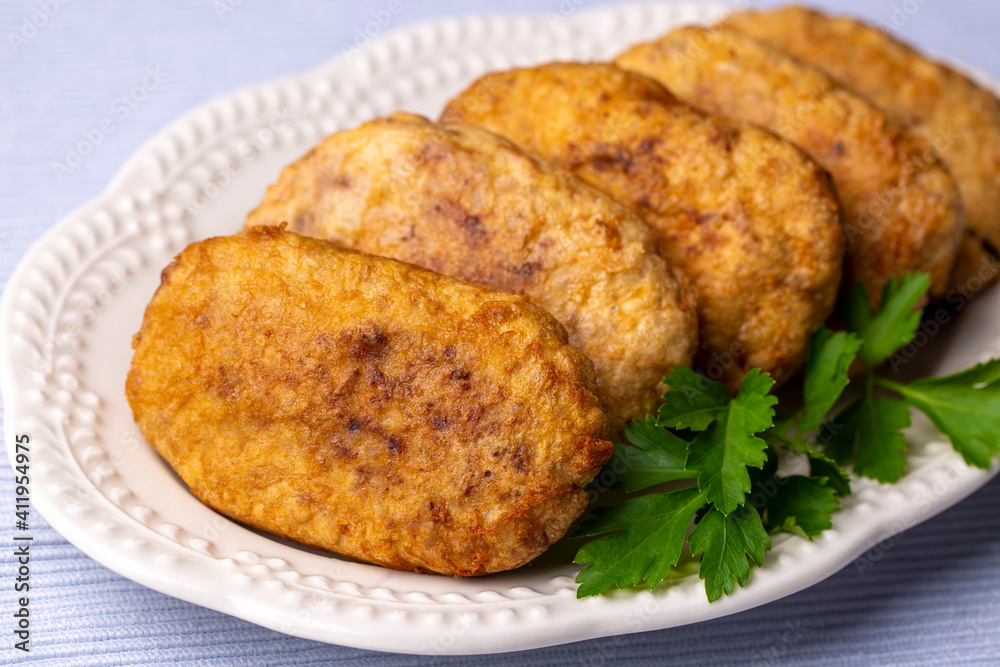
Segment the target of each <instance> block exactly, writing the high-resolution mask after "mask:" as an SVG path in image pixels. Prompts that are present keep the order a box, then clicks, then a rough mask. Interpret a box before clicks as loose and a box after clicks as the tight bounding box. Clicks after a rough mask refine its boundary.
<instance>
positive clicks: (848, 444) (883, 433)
mask: <svg viewBox="0 0 1000 667" xmlns="http://www.w3.org/2000/svg"><path fill="white" fill-rule="evenodd" d="M836 424H837V425H838V426H839V427H840V430H839V431H838V432H837V433H836V434H835V435H834V436H833V438H832V439H831V440H830V442H829V443H828V444H827V446H826V453H827V454H829V455H830V458H832V459H834V460H835V461H838V462H840V463H843V462H845V461H847V460H849V459H850V458H851V457H852V456H853V457H855V461H854V472H856V473H857V474H859V475H865V476H866V477H871V478H873V479H877V480H878V481H880V482H895V481H896V480H897V479H899V478H900V477H901V476H902V474H903V468H904V466H905V465H906V457H905V456H903V452H904V451H905V450H906V440H905V438H903V434H902V433H900V431H901V430H902V429H904V428H907V427H908V426H909V425H910V410H909V407H908V406H907V404H906V401H901V400H899V399H895V398H882V397H876V396H875V395H874V394H873V393H872V391H871V388H869V389H868V391H867V393H866V394H865V396H864V397H863V398H861V399H860V400H858V401H857V402H855V403H854V404H852V405H851V406H850V407H848V408H847V409H846V410H844V412H842V413H841V414H840V415H839V416H838V417H837V419H836Z"/></svg>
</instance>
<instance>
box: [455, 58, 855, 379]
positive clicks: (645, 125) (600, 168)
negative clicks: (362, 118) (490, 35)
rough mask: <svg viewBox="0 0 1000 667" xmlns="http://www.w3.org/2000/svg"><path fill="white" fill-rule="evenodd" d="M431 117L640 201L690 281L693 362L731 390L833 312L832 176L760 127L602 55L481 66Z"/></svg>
mask: <svg viewBox="0 0 1000 667" xmlns="http://www.w3.org/2000/svg"><path fill="white" fill-rule="evenodd" d="M441 122H443V123H445V124H452V123H464V124H468V125H477V126H480V127H484V128H486V129H487V130H490V131H492V132H496V133H497V134H501V135H504V136H506V137H507V138H508V139H511V140H512V141H514V142H515V143H517V144H518V145H520V146H522V147H524V148H525V149H527V150H529V151H532V152H534V153H538V154H539V155H541V156H542V157H543V158H545V159H546V160H549V161H551V162H552V163H554V164H555V165H556V166H558V167H562V168H564V169H568V170H570V171H572V172H574V173H576V174H578V175H579V176H581V177H582V178H583V179H584V180H586V181H587V182H589V183H591V184H592V185H595V186H597V187H598V188H601V189H602V190H604V191H605V192H607V193H608V194H610V195H612V196H613V197H615V198H616V199H618V200H619V201H623V202H625V203H627V204H631V205H633V206H636V207H637V208H638V209H639V212H640V213H641V214H642V215H643V217H644V218H645V219H646V220H647V222H649V223H650V225H651V226H652V227H653V229H654V230H655V231H656V232H657V233H658V236H659V238H660V241H661V243H662V248H663V251H664V254H665V256H666V257H667V258H668V260H669V261H670V263H671V264H672V265H674V266H677V267H678V268H680V269H681V270H682V271H684V272H685V274H686V275H687V276H688V278H689V279H690V281H691V283H692V284H693V285H694V286H695V288H696V290H697V295H698V299H697V303H698V320H699V331H698V338H699V351H698V354H697V355H696V357H695V365H696V367H698V368H699V369H700V370H702V372H704V373H705V374H706V375H708V376H709V377H712V378H713V379H719V380H721V381H722V382H724V383H725V384H726V385H727V387H729V388H730V389H731V390H734V391H735V390H737V389H738V388H739V384H740V381H741V380H742V379H743V377H744V376H745V375H746V373H747V372H748V371H749V370H750V369H751V368H760V369H762V370H764V371H767V372H769V373H771V374H772V375H773V376H774V377H775V379H776V380H778V381H779V382H780V381H782V380H784V379H786V378H788V377H789V376H790V375H791V374H793V373H794V372H795V370H796V369H797V367H798V366H799V365H800V364H801V362H802V361H803V359H804V358H805V352H806V348H807V343H808V338H809V335H810V333H812V331H813V330H814V329H815V328H816V327H818V326H819V325H820V324H822V323H823V322H824V321H825V319H826V318H827V316H828V315H829V314H830V311H831V309H832V308H833V304H834V301H835V299H836V295H837V287H838V285H839V283H840V278H841V264H842V261H843V237H842V233H841V229H840V216H839V211H838V207H837V201H836V198H835V196H834V195H833V193H832V192H831V189H830V186H829V180H828V176H827V174H826V173H825V172H824V171H823V170H822V168H821V167H819V166H818V165H817V164H816V163H815V162H813V161H812V160H811V159H809V158H808V157H807V156H806V155H805V154H804V153H802V152H801V151H800V150H799V149H797V148H796V147H794V146H793V145H791V144H789V143H788V142H786V141H783V140H781V139H778V138H777V137H775V136H774V135H772V134H770V133H768V132H765V131H763V130H760V129H758V128H756V127H753V126H751V125H748V124H745V123H737V122H732V121H728V120H724V119H721V118H716V117H711V116H708V115H706V114H704V113H702V112H700V111H698V110H696V109H694V108H693V107H691V106H689V105H688V104H686V103H684V102H681V101H680V100H678V99H677V98H676V97H674V96H673V95H671V94H670V93H669V92H668V91H667V90H666V89H665V88H664V87H663V86H662V85H660V84H658V83H657V82H655V81H653V80H652V79H649V78H647V77H645V76H642V75H640V74H636V73H634V72H626V71H625V70H622V69H620V68H618V67H615V66H614V65H609V64H603V63H591V64H582V63H551V64H548V65H542V66H539V67H534V68H526V69H514V70H510V71H507V72H493V73H490V74H487V75H485V76H483V77H482V78H480V79H479V80H478V81H476V82H475V83H474V84H472V85H471V86H470V87H469V88H467V89H466V90H465V91H464V92H462V93H461V94H460V95H459V96H458V97H456V98H454V99H453V100H451V101H450V102H449V103H448V105H447V106H446V107H445V110H444V113H443V114H442V115H441Z"/></svg>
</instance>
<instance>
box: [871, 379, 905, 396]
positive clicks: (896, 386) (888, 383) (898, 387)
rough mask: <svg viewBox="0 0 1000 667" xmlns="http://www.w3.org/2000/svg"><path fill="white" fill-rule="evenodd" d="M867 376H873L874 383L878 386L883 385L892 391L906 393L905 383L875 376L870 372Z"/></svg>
mask: <svg viewBox="0 0 1000 667" xmlns="http://www.w3.org/2000/svg"><path fill="white" fill-rule="evenodd" d="M868 377H869V379H872V378H874V380H875V384H877V385H878V386H880V387H884V388H885V389H889V390H891V391H894V392H896V393H897V394H902V395H904V396H905V395H906V385H904V384H900V383H898V382H893V381H892V380H886V379H885V378H879V377H875V376H874V375H873V374H870V375H869V376H868Z"/></svg>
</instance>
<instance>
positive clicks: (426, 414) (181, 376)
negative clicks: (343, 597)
mask: <svg viewBox="0 0 1000 667" xmlns="http://www.w3.org/2000/svg"><path fill="white" fill-rule="evenodd" d="M133 347H134V348H135V356H134V358H133V360H132V367H131V370H130V371H129V375H128V380H127V384H126V393H127V396H128V400H129V404H130V405H131V406H132V411H133V415H134V416H135V419H136V422H137V423H138V424H139V426H140V427H141V428H142V431H143V433H144V434H145V436H146V439H147V440H148V441H149V442H150V444H152V445H153V446H154V447H155V448H156V450H157V451H158V452H159V453H160V454H161V455H162V456H163V457H164V458H165V459H166V460H167V461H168V462H169V463H170V465H172V466H173V467H174V469H175V470H176V471H177V472H178V474H180V476H181V477H182V478H183V479H184V481H185V482H187V484H188V485H189V486H190V487H191V490H192V491H193V492H194V494H195V495H197V496H198V497H199V498H200V499H201V500H202V501H203V502H205V504H207V505H209V506H210V507H212V508H214V509H216V510H218V511H220V512H222V513H223V514H226V515H228V516H230V517H232V518H234V519H237V520H239V521H242V522H244V523H247V524H249V525H251V526H255V527H257V528H261V529H263V530H266V531H269V532H272V533H277V534H279V535H283V536H285V537H289V538H291V539H293V540H297V541H299V542H303V543H306V544H310V545H314V546H317V547H322V548H325V549H329V550H331V551H334V552H337V553H339V554H343V555H345V556H350V557H353V558H358V559H361V560H365V561H369V562H372V563H378V564H380V565H385V566H388V567H394V568H399V569H405V570H414V571H418V572H440V573H446V574H454V575H456V576H466V575H478V574H486V573H489V572H498V571H501V570H508V569H511V568H515V567H518V566H519V565H522V564H524V563H525V562H527V561H529V560H531V559H532V558H534V557H535V556H537V555H538V554H540V553H541V552H542V551H544V550H545V549H546V548H547V547H548V546H549V545H550V544H551V543H552V542H554V541H555V540H557V539H559V537H561V536H562V535H563V534H564V533H565V532H566V530H567V528H568V527H569V525H570V523H571V522H572V521H573V520H574V519H575V518H576V517H577V516H578V515H579V514H580V512H582V511H583V509H584V507H585V506H586V504H587V494H586V492H585V491H584V490H583V487H584V485H586V484H587V483H589V482H590V481H591V480H592V479H593V477H594V475H595V474H596V473H597V472H598V470H599V469H600V467H601V466H602V465H603V464H604V462H605V461H606V460H607V459H608V458H609V457H610V455H611V453H612V445H611V443H610V442H609V441H608V440H607V434H608V423H607V419H606V417H605V416H604V414H603V413H602V411H601V409H600V406H599V401H598V399H597V397H596V395H595V394H594V388H595V384H594V372H593V367H592V365H591V363H590V361H589V360H588V359H587V358H586V356H585V355H584V354H583V353H582V352H580V351H579V350H577V349H576V348H573V347H571V346H569V345H568V344H567V340H566V332H565V330H564V329H563V328H562V327H561V326H560V325H559V324H558V322H556V320H555V319H554V318H553V317H552V316H551V315H549V314H548V313H546V312H545V311H543V310H541V309H540V308H538V307H536V306H534V305H532V304H530V303H528V302H526V301H525V300H524V298H523V297H520V296H515V295H511V294H506V293H503V292H496V291H493V290H488V289H485V288H482V287H476V286H473V285H469V284H466V283H463V282H460V281H458V280H454V279H452V278H448V277H445V276H439V275H437V274H434V273H431V272H429V271H425V270H423V269H420V268H417V267H414V266H411V265H408V264H403V263H401V262H395V261H392V260H388V259H382V258H378V257H370V256H366V255H363V254H360V253H356V252H353V251H349V250H343V249H339V248H337V247H335V246H334V245H333V244H331V243H328V242H325V241H320V240H316V239H310V238H306V237H301V236H298V235H295V234H291V233H287V232H282V231H280V230H278V229H277V228H257V229H251V230H248V231H245V232H243V233H241V234H239V235H237V236H234V237H225V238H214V239H209V240H207V241H202V242H198V243H194V244H192V245H190V246H188V248H187V249H186V250H184V251H183V252H182V253H181V254H180V255H179V256H178V257H177V259H176V260H175V261H174V262H173V263H172V264H171V265H170V266H169V267H167V269H166V270H165V271H164V273H163V282H162V284H161V286H160V288H159V289H158V290H157V292H156V294H155V295H154V297H153V299H152V301H151V302H150V304H149V306H148V308H147V309H146V314H145V317H144V319H143V324H142V329H141V330H140V331H139V333H138V334H137V335H136V336H135V338H134V340H133Z"/></svg>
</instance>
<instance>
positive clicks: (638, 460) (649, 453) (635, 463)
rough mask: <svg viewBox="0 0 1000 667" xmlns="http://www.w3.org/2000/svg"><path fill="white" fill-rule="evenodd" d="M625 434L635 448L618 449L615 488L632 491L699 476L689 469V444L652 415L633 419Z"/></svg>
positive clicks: (624, 447) (615, 463)
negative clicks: (659, 424) (657, 421)
mask: <svg viewBox="0 0 1000 667" xmlns="http://www.w3.org/2000/svg"><path fill="white" fill-rule="evenodd" d="M625 437H626V438H628V441H629V442H631V443H632V444H633V445H635V447H627V446H618V447H616V448H615V458H616V459H617V462H615V461H613V462H612V464H611V470H612V471H615V472H616V475H617V479H616V480H615V484H614V488H616V489H618V490H620V491H625V492H628V493H632V492H634V491H641V490H642V489H646V488H649V487H651V486H655V485H656V484H662V483H663V482H672V481H675V480H678V479H691V478H693V477H695V476H696V475H697V473H696V472H694V471H691V470H688V469H687V456H688V443H687V442H686V441H684V440H682V439H680V438H678V437H677V436H676V435H674V434H673V433H671V432H670V431H668V430H667V429H665V428H663V427H662V426H657V425H656V419H655V418H654V417H653V416H652V415H646V419H644V420H643V419H636V420H634V421H632V422H630V423H629V425H628V426H626V427H625ZM619 470H621V471H622V472H617V471H619Z"/></svg>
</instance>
